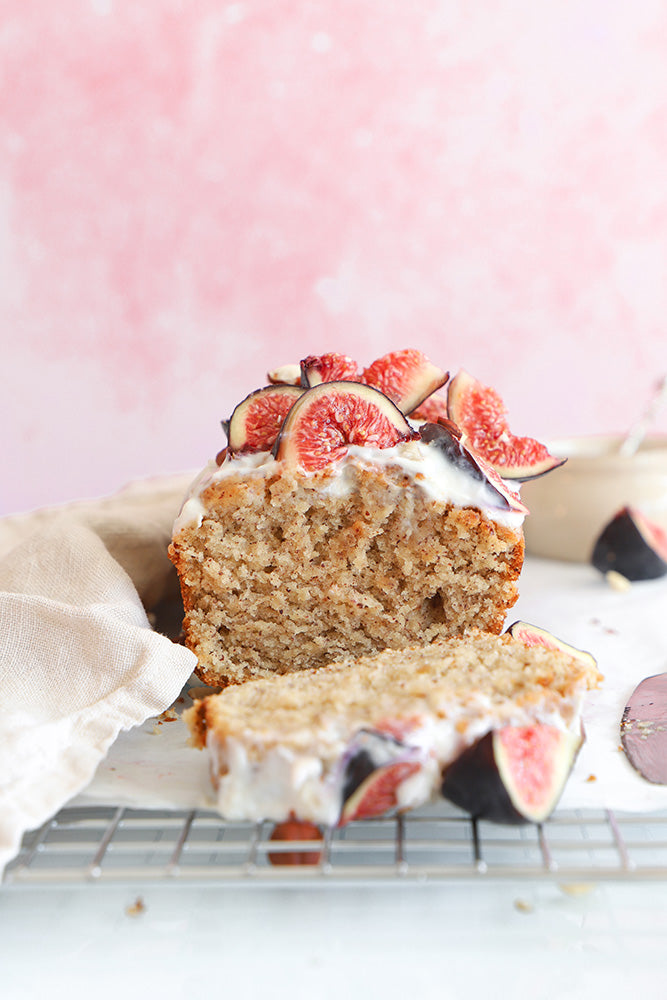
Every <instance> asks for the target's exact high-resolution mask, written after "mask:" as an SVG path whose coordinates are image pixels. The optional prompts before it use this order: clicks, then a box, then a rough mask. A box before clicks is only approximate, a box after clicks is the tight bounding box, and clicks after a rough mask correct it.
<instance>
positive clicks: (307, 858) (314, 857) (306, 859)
mask: <svg viewBox="0 0 667 1000" xmlns="http://www.w3.org/2000/svg"><path fill="white" fill-rule="evenodd" d="M269 839H270V840H272V841H274V842H281V841H286V840H287V841H292V840H294V841H297V842H299V841H301V842H304V841H310V840H313V841H320V842H321V841H322V831H321V830H320V828H319V827H318V826H315V824H314V823H310V822H308V821H306V820H301V819H296V818H295V817H291V818H290V819H288V820H285V822H284V823H277V824H276V825H275V826H274V828H273V832H272V834H271V837H270V838H269ZM321 858H322V853H321V851H306V850H301V849H300V850H293V851H270V852H269V861H270V862H271V864H272V865H319V863H320V860H321Z"/></svg>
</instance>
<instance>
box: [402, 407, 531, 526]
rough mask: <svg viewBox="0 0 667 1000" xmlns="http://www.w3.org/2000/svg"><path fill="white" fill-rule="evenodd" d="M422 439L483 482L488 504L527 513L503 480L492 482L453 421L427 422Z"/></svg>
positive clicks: (455, 465) (422, 431)
mask: <svg viewBox="0 0 667 1000" xmlns="http://www.w3.org/2000/svg"><path fill="white" fill-rule="evenodd" d="M420 434H421V439H422V441H425V442H426V444H432V445H433V446H434V447H436V448H439V449H440V451H442V453H443V455H444V456H445V458H446V459H447V461H448V462H451V464H452V465H453V466H454V467H455V468H457V469H461V470H462V471H463V472H465V473H466V474H467V475H469V476H472V478H473V479H475V480H476V481H477V482H480V483H483V484H484V486H485V487H486V491H487V494H488V504H489V506H490V507H495V508H496V509H497V510H517V511H521V512H524V513H527V511H526V508H525V507H523V505H522V504H520V503H517V500H516V499H514V498H513V497H512V496H511V495H510V494H509V492H508V493H504V492H503V491H502V480H500V478H499V477H498V483H499V484H500V485H496V483H494V482H492V481H491V480H490V479H489V477H488V476H487V475H486V473H485V472H484V470H483V469H482V467H481V465H480V464H479V462H478V461H477V460H476V459H475V456H474V455H473V453H472V452H471V451H470V450H469V449H468V448H466V447H465V445H464V444H463V442H462V440H461V432H460V430H459V429H458V427H457V426H456V424H453V423H451V421H443V420H439V421H438V423H437V424H434V423H426V424H424V425H423V427H422V428H421V429H420Z"/></svg>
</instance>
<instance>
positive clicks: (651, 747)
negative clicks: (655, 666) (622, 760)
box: [621, 674, 667, 785]
mask: <svg viewBox="0 0 667 1000" xmlns="http://www.w3.org/2000/svg"><path fill="white" fill-rule="evenodd" d="M621 743H622V744H623V749H624V750H625V753H626V756H627V758H628V760H629V761H630V763H631V764H632V766H633V767H634V768H635V770H637V771H639V773H640V774H641V775H642V776H643V777H644V778H646V780H647V781H651V782H653V784H656V785H667V674H656V675H655V676H654V677H647V678H645V680H643V681H642V682H641V683H640V684H638V685H637V687H636V688H635V690H634V691H633V692H632V694H631V695H630V699H629V701H628V704H627V706H626V708H625V711H624V712H623V719H622V721H621Z"/></svg>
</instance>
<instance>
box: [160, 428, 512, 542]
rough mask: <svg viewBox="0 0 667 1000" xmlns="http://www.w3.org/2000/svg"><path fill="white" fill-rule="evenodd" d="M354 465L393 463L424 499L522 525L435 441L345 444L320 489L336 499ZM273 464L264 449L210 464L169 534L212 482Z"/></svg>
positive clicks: (266, 470)
mask: <svg viewBox="0 0 667 1000" xmlns="http://www.w3.org/2000/svg"><path fill="white" fill-rule="evenodd" d="M355 466H356V467H359V466H362V467H369V468H381V469H387V468H390V467H398V468H399V469H400V470H401V472H402V473H403V474H404V475H407V476H409V477H410V479H411V481H412V482H413V483H414V484H415V486H417V487H419V489H421V490H423V492H424V493H425V494H426V496H427V497H429V499H432V500H436V501H440V502H442V503H451V504H453V505H454V506H455V507H476V508H477V509H479V510H482V511H483V512H484V513H485V514H486V516H487V517H488V518H489V519H490V520H492V521H496V522H497V523H498V524H502V525H505V526H506V527H509V528H513V529H515V530H517V529H518V528H520V527H521V524H522V523H523V519H524V514H523V513H521V512H520V511H515V510H505V509H502V508H501V507H498V506H495V502H496V500H498V502H499V503H500V502H501V501H500V499H499V498H498V497H497V495H496V494H495V491H494V489H493V488H492V487H491V486H490V485H489V483H488V482H486V481H485V480H483V479H477V478H475V477H474V476H473V475H471V474H470V473H468V472H467V471H466V470H465V469H464V468H461V467H460V466H457V465H454V464H453V463H452V462H450V461H448V459H447V457H446V456H445V454H444V453H443V452H442V450H441V449H440V448H438V447H437V446H435V445H429V444H426V443H425V442H423V441H408V442H402V443H400V444H397V445H395V446H394V447H393V448H368V447H360V446H358V445H350V446H349V447H348V449H347V454H346V455H345V457H344V458H342V459H340V460H339V461H337V462H332V463H331V465H330V466H327V468H326V470H325V472H324V474H323V475H322V490H323V492H324V493H325V494H328V495H330V496H335V497H343V496H346V495H347V494H348V493H349V492H350V490H351V489H352V488H353V481H354V475H353V469H354V467H355ZM278 467H279V463H278V462H277V461H276V459H275V458H273V456H272V455H271V454H270V453H269V452H256V453H254V454H248V455H235V456H234V457H233V458H232V457H227V458H226V459H225V461H224V462H223V463H222V465H220V466H218V465H216V463H215V462H210V463H209V464H208V465H207V466H206V468H205V469H204V470H203V471H202V472H201V473H200V475H199V476H198V477H197V478H196V479H195V481H194V483H193V484H192V486H191V487H190V490H189V492H188V495H187V497H186V499H185V502H184V504H183V507H182V509H181V512H180V514H179V516H178V518H177V520H176V523H175V525H174V532H178V531H180V530H181V529H182V528H184V527H186V526H189V525H192V524H195V525H198V524H201V521H202V518H203V516H204V513H205V508H204V505H203V504H202V502H201V499H200V497H201V494H202V493H203V491H204V490H205V489H206V488H207V487H208V486H210V485H211V484H212V483H215V482H219V481H221V480H223V479H225V478H227V477H228V476H232V475H234V476H235V475H241V476H246V475H260V476H267V475H271V474H272V473H274V472H276V470H277V468H278ZM512 488H514V487H513V486H512Z"/></svg>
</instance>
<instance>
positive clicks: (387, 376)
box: [361, 349, 449, 414]
mask: <svg viewBox="0 0 667 1000" xmlns="http://www.w3.org/2000/svg"><path fill="white" fill-rule="evenodd" d="M448 378H449V374H448V372H444V371H443V370H442V368H438V367H437V366H436V365H434V364H433V363H432V362H431V361H429V359H428V358H427V357H426V355H425V354H423V353H422V352H421V351H417V350H412V349H407V350H404V351H391V352H390V353H389V354H385V355H384V356H383V357H381V358H378V359H377V361H374V362H373V364H372V365H369V366H368V368H364V370H363V372H362V374H361V380H362V381H363V382H365V383H366V385H372V386H373V387H374V388H375V389H379V390H380V391H381V392H383V393H384V394H385V396H388V397H389V399H391V400H392V402H394V403H396V406H397V407H398V408H399V410H400V411H401V412H402V413H405V414H408V413H412V412H413V410H416V409H417V407H418V406H419V405H420V404H421V403H423V402H424V400H425V399H426V398H427V397H428V396H430V395H431V394H432V393H433V392H435V391H436V389H440V388H441V387H442V386H443V385H444V384H445V383H446V381H447V379H448Z"/></svg>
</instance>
